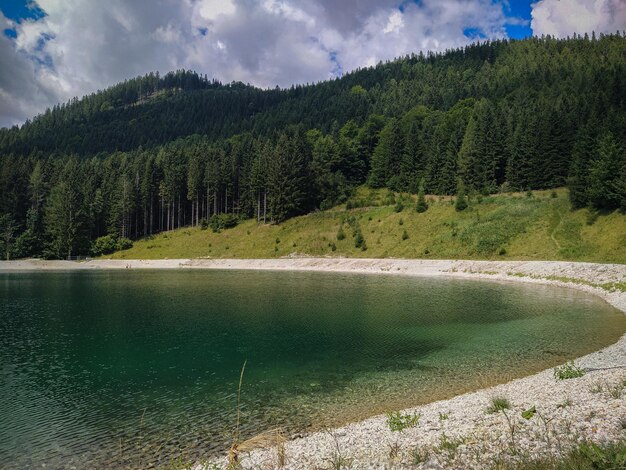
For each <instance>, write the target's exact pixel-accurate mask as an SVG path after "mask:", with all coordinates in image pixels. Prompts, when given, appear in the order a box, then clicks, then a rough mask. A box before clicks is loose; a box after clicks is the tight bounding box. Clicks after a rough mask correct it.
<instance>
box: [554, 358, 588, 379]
mask: <svg viewBox="0 0 626 470" xmlns="http://www.w3.org/2000/svg"><path fill="white" fill-rule="evenodd" d="M583 375H585V371H584V370H583V369H581V368H580V367H578V366H577V365H576V364H574V361H570V362H567V363H565V364H563V365H562V366H557V367H555V368H554V378H555V379H558V380H567V379H577V378H578V377H582V376H583Z"/></svg>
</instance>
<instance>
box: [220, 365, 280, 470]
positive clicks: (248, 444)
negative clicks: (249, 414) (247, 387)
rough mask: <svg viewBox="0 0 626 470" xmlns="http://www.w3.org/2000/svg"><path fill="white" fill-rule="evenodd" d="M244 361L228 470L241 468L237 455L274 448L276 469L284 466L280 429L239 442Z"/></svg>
mask: <svg viewBox="0 0 626 470" xmlns="http://www.w3.org/2000/svg"><path fill="white" fill-rule="evenodd" d="M247 362H248V360H247V359H246V360H245V361H244V362H243V366H242V367H241V373H240V374H239V386H238V387H237V421H236V424H235V430H234V433H233V436H234V437H233V444H232V445H231V447H230V449H229V451H228V466H227V468H228V469H229V470H230V469H233V470H234V469H239V468H241V463H240V462H239V454H241V453H247V452H250V451H251V450H253V449H259V448H270V447H276V454H277V464H278V468H282V467H284V466H285V440H286V439H285V435H284V434H283V431H282V430H281V429H280V428H276V429H271V430H269V431H265V432H263V433H261V434H258V435H256V436H254V437H252V438H250V439H247V440H245V441H241V439H240V437H241V434H240V428H239V425H240V423H241V386H242V384H243V374H244V372H245V370H246V363H247Z"/></svg>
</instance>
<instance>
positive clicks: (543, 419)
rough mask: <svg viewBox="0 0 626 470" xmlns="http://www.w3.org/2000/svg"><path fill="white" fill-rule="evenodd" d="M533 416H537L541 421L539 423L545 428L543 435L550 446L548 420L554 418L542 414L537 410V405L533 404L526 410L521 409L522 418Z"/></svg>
mask: <svg viewBox="0 0 626 470" xmlns="http://www.w3.org/2000/svg"><path fill="white" fill-rule="evenodd" d="M535 416H537V417H538V418H539V420H540V421H541V423H542V424H543V428H544V430H545V435H546V442H547V444H548V447H550V446H551V445H552V442H551V439H550V422H551V421H552V420H553V419H554V418H548V417H546V416H544V415H543V414H541V413H540V412H539V411H538V410H537V407H535V406H532V407H530V408H528V409H527V410H526V411H522V418H524V419H525V420H531V419H533V417H535Z"/></svg>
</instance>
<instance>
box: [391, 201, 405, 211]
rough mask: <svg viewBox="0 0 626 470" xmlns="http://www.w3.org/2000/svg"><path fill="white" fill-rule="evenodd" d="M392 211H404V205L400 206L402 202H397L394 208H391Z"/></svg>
mask: <svg viewBox="0 0 626 470" xmlns="http://www.w3.org/2000/svg"><path fill="white" fill-rule="evenodd" d="M393 210H394V211H396V212H402V211H403V210H404V204H402V202H400V201H398V202H397V203H396V205H395V207H394V208H393Z"/></svg>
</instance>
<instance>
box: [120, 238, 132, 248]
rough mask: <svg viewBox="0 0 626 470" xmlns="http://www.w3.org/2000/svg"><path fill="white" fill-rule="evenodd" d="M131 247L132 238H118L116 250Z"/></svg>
mask: <svg viewBox="0 0 626 470" xmlns="http://www.w3.org/2000/svg"><path fill="white" fill-rule="evenodd" d="M132 247H133V242H132V240H129V239H128V238H119V239H118V240H117V249H118V250H128V249H130V248H132Z"/></svg>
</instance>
